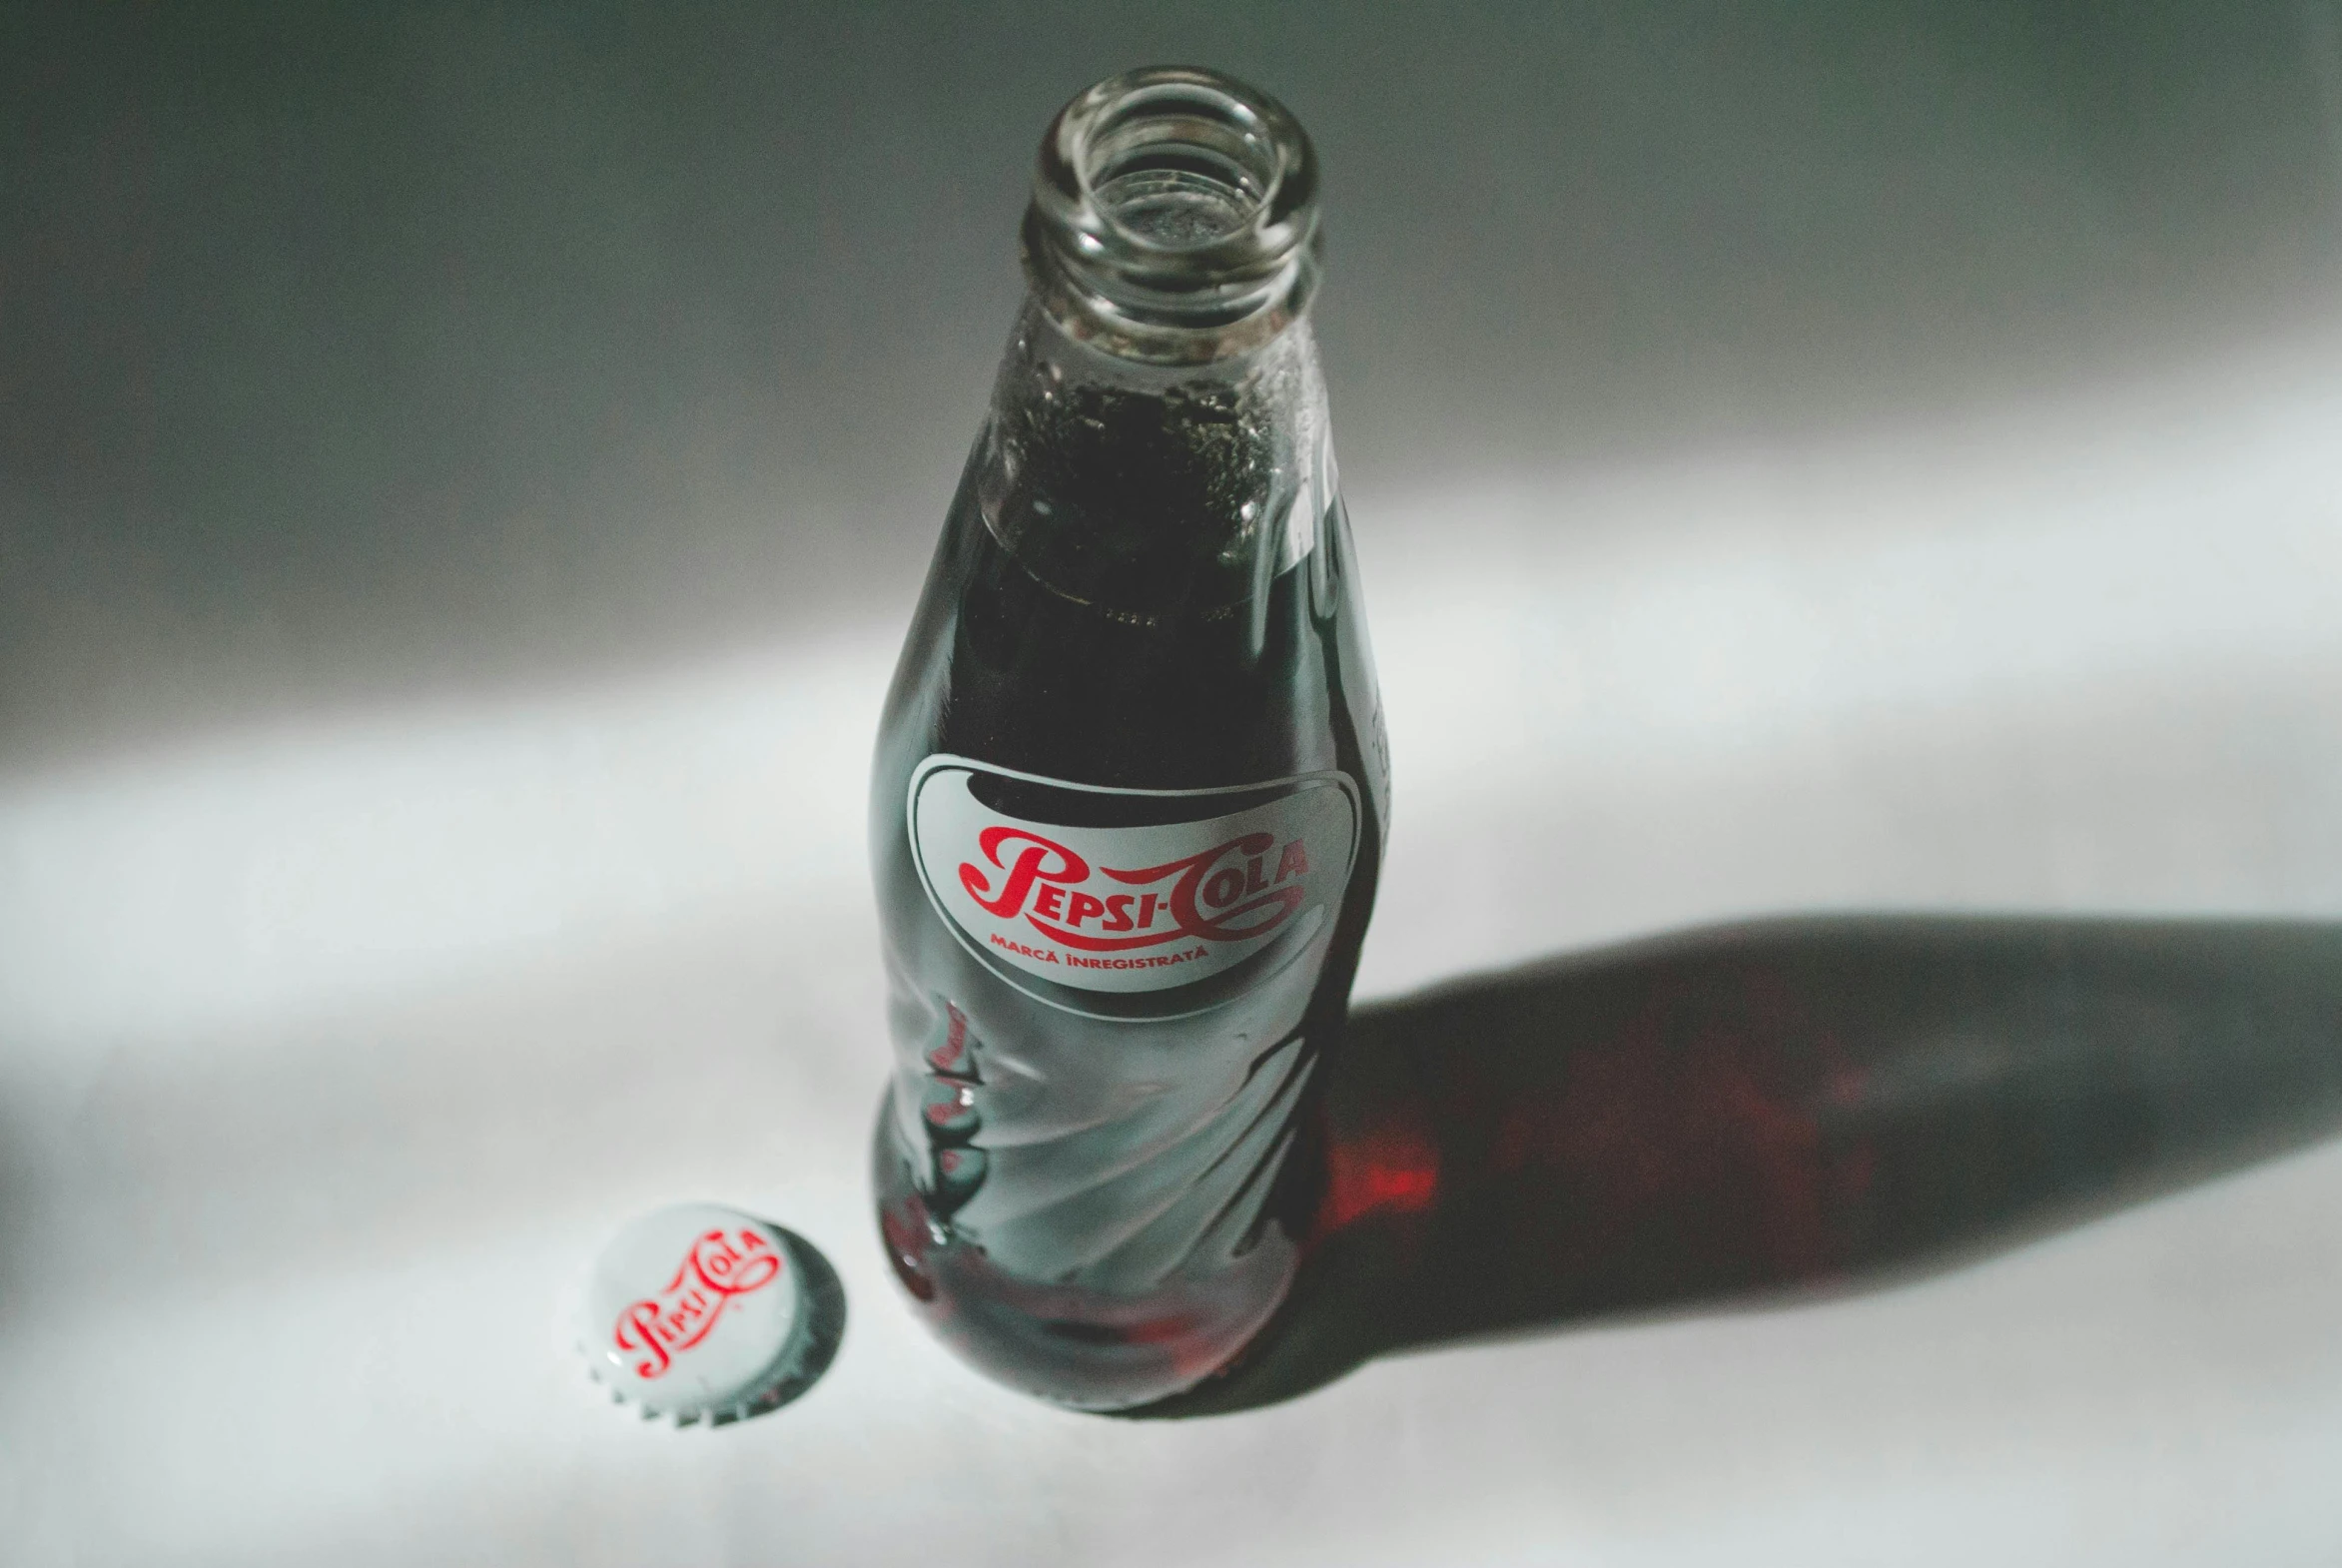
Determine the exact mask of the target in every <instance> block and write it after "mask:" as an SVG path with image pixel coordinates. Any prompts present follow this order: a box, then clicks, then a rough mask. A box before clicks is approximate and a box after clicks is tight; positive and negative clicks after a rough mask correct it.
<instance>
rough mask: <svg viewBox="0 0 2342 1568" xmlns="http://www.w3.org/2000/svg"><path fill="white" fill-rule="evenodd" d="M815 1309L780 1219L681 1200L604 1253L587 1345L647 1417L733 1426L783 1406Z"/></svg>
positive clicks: (581, 1335)
mask: <svg viewBox="0 0 2342 1568" xmlns="http://www.w3.org/2000/svg"><path fill="white" fill-rule="evenodd" d="M809 1315H810V1314H809V1313H808V1311H807V1308H806V1284H805V1278H804V1272H803V1270H802V1269H801V1268H800V1267H799V1266H798V1261H797V1259H796V1258H795V1257H794V1256H793V1255H792V1250H791V1247H790V1245H789V1242H788V1240H787V1238H786V1236H785V1235H784V1233H783V1232H782V1231H781V1229H780V1228H779V1227H778V1226H777V1225H773V1224H770V1223H768V1222H766V1221H765V1220H762V1219H757V1218H754V1217H752V1216H750V1215H747V1214H743V1213H740V1212H739V1211H737V1210H735V1209H730V1208H725V1207H722V1206H721V1205H719V1204H715V1203H678V1204H675V1205H674V1206H672V1207H669V1208H662V1209H659V1210H658V1211H657V1212H655V1213H649V1214H645V1215H643V1216H642V1217H641V1218H639V1219H636V1220H634V1221H633V1222H632V1223H630V1224H628V1225H627V1226H626V1227H625V1228H624V1229H622V1230H620V1231H619V1232H618V1233H617V1234H616V1235H615V1236H612V1237H611V1238H610V1243H609V1245H608V1246H606V1247H604V1248H603V1249H602V1254H601V1256H600V1258H599V1259H598V1260H596V1262H595V1263H594V1266H593V1273H592V1275H591V1277H590V1278H589V1279H588V1280H587V1282H586V1286H585V1294H584V1299H583V1301H582V1303H581V1305H580V1308H579V1320H578V1348H579V1349H580V1350H582V1351H583V1352H584V1354H585V1359H586V1364H587V1365H588V1366H589V1367H590V1368H591V1369H592V1371H593V1375H594V1377H595V1378H596V1380H598V1381H599V1382H601V1383H602V1384H603V1385H604V1386H606V1387H608V1388H609V1389H610V1390H611V1392H612V1394H613V1395H614V1396H615V1397H616V1398H618V1399H619V1400H621V1401H623V1402H626V1403H629V1404H632V1405H635V1406H637V1407H638V1408H639V1409H640V1410H641V1411H642V1414H643V1417H644V1419H646V1420H648V1419H656V1418H659V1417H665V1418H667V1419H670V1420H672V1421H673V1422H674V1423H675V1424H676V1425H678V1426H689V1425H692V1424H693V1423H695V1422H698V1421H702V1420H704V1421H707V1422H709V1423H711V1424H714V1425H721V1424H723V1423H724V1422H727V1421H736V1420H739V1419H741V1418H742V1417H744V1416H750V1415H755V1414H757V1413H759V1412H760V1411H763V1410H765V1409H769V1408H771V1407H772V1406H773V1405H776V1404H779V1403H780V1402H781V1401H782V1399H783V1398H784V1397H785V1396H786V1393H787V1387H786V1385H787V1383H788V1381H789V1377H790V1374H791V1372H793V1371H794V1370H795V1369H796V1366H797V1362H798V1361H799V1360H800V1359H801V1358H802V1354H801V1352H802V1350H803V1348H804V1345H803V1341H804V1340H805V1339H806V1337H807V1326H808V1319H809Z"/></svg>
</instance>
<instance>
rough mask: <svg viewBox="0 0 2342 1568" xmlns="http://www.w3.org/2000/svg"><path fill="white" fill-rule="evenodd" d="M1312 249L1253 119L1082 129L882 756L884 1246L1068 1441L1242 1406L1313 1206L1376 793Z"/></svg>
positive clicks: (875, 795)
mask: <svg viewBox="0 0 2342 1568" xmlns="http://www.w3.org/2000/svg"><path fill="white" fill-rule="evenodd" d="M1316 226H1317V206H1316V177H1315V168H1314V165H1313V162H1312V157H1311V153H1310V149H1309V143H1308V140H1307V138H1306V137H1304V136H1303V135H1302V132H1301V129H1300V127H1299V126H1298V125H1297V124H1295V123H1294V121H1293V119H1292V117H1291V116H1290V115H1289V114H1287V113H1286V112H1285V111H1284V110H1283V109H1282V108H1281V107H1279V106H1278V105H1277V104H1276V103H1275V102H1274V101H1273V100H1271V99H1269V98H1268V97H1266V96H1265V95H1263V94H1261V93H1259V92H1257V91H1254V90H1253V89H1251V88H1248V87H1245V86H1243V85H1242V84H1240V83H1237V82H1234V81H1231V80H1229V79H1227V78H1225V77H1222V76H1218V75H1215V74H1212V73H1209V72H1204V71H1196V70H1183V69H1170V68H1161V69H1152V70H1144V71H1136V72H1133V73H1131V74H1129V75H1126V76H1121V77H1117V78H1115V79H1113V80H1111V81H1107V82H1104V83H1101V84H1100V85H1098V86H1097V87H1094V88H1092V89H1091V90H1090V91H1088V92H1086V93H1084V94H1082V95H1081V96H1080V97H1078V98H1076V99H1075V100H1074V101H1073V102H1072V103H1071V104H1069V105H1067V107H1066V108H1065V110H1064V111H1063V112H1062V113H1060V114H1059V116H1058V117H1057V119H1056V121H1055V122H1054V123H1053V124H1052V125H1051V126H1050V129H1049V131H1048V134H1047V135H1046V136H1045V137H1044V139H1043V142H1042V148H1041V160H1040V168H1039V171H1038V174H1037V176H1036V178H1035V182H1034V196H1033V203H1032V207H1031V209H1030V211H1029V213H1028V214H1027V217H1026V219H1025V224H1024V231H1023V246H1022V250H1023V257H1024V264H1025V269H1026V274H1027V277H1028V279H1029V280H1030V283H1031V286H1032V288H1031V295H1030V297H1029V299H1028V301H1027V303H1026V305H1025V308H1024V311H1023V313H1022V314H1021V316H1020V317H1019V318H1018V321H1017V325H1016V330H1015V333H1014V335H1013V337H1012V338H1011V340H1010V344H1009V350H1008V354H1007V356H1006V358H1005V360H1004V362H1003V364H1002V367H1001V372H1000V380H999V383H998V386H997V388H996V389H995V392H994V394H993V400H992V406H991V409H990V411H989V413H988V414H987V416H986V419H985V422H984V427H983V430H982V432H981V433H980V434H979V436H978V438H977V441H976V447H975V451H974V452H973V454H972V455H971V456H970V458H969V462H968V467H967V472H966V475H965V477H964V478H963V479H962V481H961V484H960V489H959V494H958V496H957V497H956V498H955V499H954V501H953V503H952V508H951V512H950V515H949V517H948V518H947V519H946V521H945V524H944V531H943V540H942V543H941V545H940V546H939V548H938V550H937V552H936V558H935V564H934V566H933V569H932V570H931V572H930V574H929V577H928V580H927V586H926V591H925V594H924V596H923V598H922V599H921V602H920V606H919V611H918V616H917V619H916V621H915V623H914V624H913V626H912V630H911V634H910V638H909V642H908V644H907V646H906V647H905V648H904V651H903V658H902V664H901V667H900V668H899V669H898V670H897V672H896V675H895V681H894V686H893V689H892V692H891V693H890V695H889V697H888V701H887V708H886V715H885V719H884V722H883V724H882V727H881V730H880V735H879V743H878V759H877V767H876V772H875V777H874V779H873V782H872V788H871V819H870V820H871V839H872V852H873V859H874V862H875V867H876V874H877V882H878V895H879V904H880V909H881V913H882V916H883V925H884V931H885V940H886V965H887V975H888V981H889V986H890V997H889V1028H890V1030H891V1033H892V1035H893V1040H894V1049H895V1073H894V1078H893V1081H892V1084H891V1086H890V1092H889V1095H888V1099H887V1102H886V1105H885V1108H884V1111H883V1114H882V1116H881V1117H880V1121H879V1128H878V1132H877V1138H876V1145H875V1150H874V1156H875V1173H876V1183H877V1188H878V1197H879V1204H880V1222H881V1229H882V1232H883V1235H884V1238H885V1242H886V1245H887V1249H888V1252H889V1254H890V1255H891V1257H892V1258H893V1261H894V1264H895V1268H896V1271H897V1273H898V1274H899V1275H900V1277H901V1278H902V1280H903V1282H904V1284H905V1285H906V1286H907V1287H908V1288H909V1289H910V1291H911V1293H912V1294H913V1295H914V1296H915V1297H916V1298H917V1299H918V1300H919V1301H920V1302H921V1303H922V1304H923V1306H924V1307H925V1309H926V1311H927V1313H928V1315H929V1317H930V1318H931V1320H932V1321H933V1323H934V1324H935V1326H936V1327H937V1328H938V1330H939V1331H940V1332H941V1333H942V1334H943V1335H944V1337H945V1338H946V1339H947V1340H948V1341H949V1342H950V1343H951V1344H952V1345H954V1346H955V1347H956V1348H957V1349H958V1350H959V1351H961V1353H963V1354H964V1355H966V1356H967V1357H968V1358H969V1359H970V1360H971V1361H973V1362H975V1363H976V1364H977V1365H978V1366H980V1367H982V1368H983V1369H984V1370H986V1371H988V1372H990V1373H992V1374H993V1375H994V1376H996V1377H998V1378H1000V1379H1002V1380H1003V1381H1005V1382H1008V1383H1010V1384H1012V1385H1014V1386H1017V1387H1020V1388H1023V1389H1027V1390H1030V1391H1031V1392H1034V1393H1037V1394H1041V1395H1043V1396H1045V1397H1048V1398H1051V1399H1055V1400H1058V1401H1061V1402H1063V1403H1066V1404H1070V1405H1076V1406H1081V1407H1085V1408H1093V1409H1109V1408H1124V1407H1129V1406H1132V1405H1137V1404H1142V1403H1146V1402H1148V1401H1151V1400H1154V1399H1157V1398H1160V1397H1163V1396H1165V1395H1169V1394H1171V1393H1175V1392H1177V1391H1179V1390H1181V1389H1183V1388H1186V1387H1188V1386H1190V1385H1192V1384H1194V1383H1195V1382H1197V1381H1198V1380H1200V1379H1202V1378H1204V1377H1206V1376H1208V1375H1209V1374H1210V1373H1212V1372H1213V1371H1214V1370H1216V1369H1218V1368H1220V1367H1221V1366H1223V1365H1225V1364H1226V1363H1227V1362H1228V1360H1229V1359H1230V1358H1231V1357H1232V1356H1233V1355H1235V1353H1236V1352H1237V1351H1239V1350H1240V1349H1241V1348H1242V1347H1243V1345H1244V1344H1245V1342H1246V1341H1247V1340H1248V1339H1249V1338H1250V1337H1251V1336H1252V1334H1253V1333H1254V1331H1255V1330H1256V1329H1258V1328H1259V1327H1260V1325H1261V1324H1262V1323H1263V1322H1264V1321H1265V1320H1266V1319H1267V1317H1268V1316H1269V1314H1270V1313H1271V1312H1272V1311H1273V1310H1274V1309H1275V1307H1276V1305H1277V1303H1278V1301H1279V1300H1280V1299H1281V1298H1282V1296H1283V1294H1284V1291H1285V1288H1286V1285H1287V1283H1288V1282H1289V1280H1290V1278H1291V1276H1292V1273H1293V1269H1294V1266H1295V1264H1296V1261H1297V1257H1298V1249H1299V1247H1300V1245H1301V1244H1302V1242H1303V1240H1304V1235H1303V1229H1304V1224H1305V1219H1306V1216H1307V1215H1308V1214H1309V1213H1310V1212H1312V1211H1313V1206H1314V1204H1315V1201H1316V1193H1317V1187H1318V1185H1319V1184H1320V1183H1319V1173H1320V1170H1321V1165H1322V1162H1321V1159H1320V1157H1319V1154H1318V1149H1319V1139H1320V1134H1319V1130H1318V1128H1317V1126H1316V1099H1315V1096H1314V1095H1313V1093H1312V1088H1311V1081H1312V1077H1313V1074H1314V1072H1315V1070H1316V1068H1317V1066H1318V1058H1319V1056H1320V1054H1321V1053H1322V1052H1324V1051H1325V1050H1326V1049H1327V1048H1328V1045H1329V1043H1330V1040H1331V1037H1332V1035H1333V1033H1334V1032H1335V1030H1336V1029H1337V1028H1338V1026H1339V1023H1340V1019H1341V1015H1342V1011H1343V1007H1344V1004H1345V1002H1346V1000H1347V996H1348V992H1349V987H1350V979H1351V975H1352V972H1353V970H1354V968H1355V964H1356V959H1357V952H1358V944H1359V940H1360V938H1361V937H1362V936H1363V934H1364V932H1365V927H1366V919H1367V915H1368V912H1369V910H1370V908H1371V906H1372V904H1373V898H1374V884H1375V876H1376V871H1377V869H1378V866H1379V863H1380V859H1381V852H1382V836H1383V824H1384V817H1385V813H1386V810H1387V804H1388V799H1389V783H1388V768H1387V762H1386V757H1385V751H1384V746H1383V740H1382V726H1381V714H1380V708H1379V705H1378V702H1377V699H1376V696H1375V689H1374V672H1373V665H1372V661H1371V659H1370V657H1369V655H1368V651H1367V646H1366V638H1365V628H1364V625H1363V623H1362V620H1361V617H1360V614H1359V610H1358V603H1357V594H1356V588H1355V585H1354V577H1353V573H1352V569H1351V563H1350V539H1349V529H1348V524H1347V522H1346V520H1345V519H1344V516H1343V512H1342V505H1341V501H1340V498H1339V495H1338V493H1337V491H1336V488H1335V482H1334V464H1333V448H1332V445H1331V442H1330V440H1329V439H1328V433H1327V425H1326V410H1325V392H1324V386H1323V382H1322V379H1321V377H1320V375H1319V371H1318V364H1317V352H1316V347H1315V345H1314V343H1313V341H1312V339H1311V337H1310V333H1309V328H1308V325H1307V323H1306V321H1305V320H1304V319H1303V313H1304V310H1305V308H1306V306H1307V304H1308V301H1309V296H1310V293H1311V289H1312V287H1313V285H1314V284H1315V282H1316V278H1317V271H1318V245H1317V236H1316Z"/></svg>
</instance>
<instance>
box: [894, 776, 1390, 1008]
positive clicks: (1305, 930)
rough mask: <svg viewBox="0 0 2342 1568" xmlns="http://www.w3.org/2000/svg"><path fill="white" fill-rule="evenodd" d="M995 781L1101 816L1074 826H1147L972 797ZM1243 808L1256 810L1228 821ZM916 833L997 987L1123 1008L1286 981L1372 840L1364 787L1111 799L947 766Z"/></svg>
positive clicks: (1343, 782)
mask: <svg viewBox="0 0 2342 1568" xmlns="http://www.w3.org/2000/svg"><path fill="white" fill-rule="evenodd" d="M988 774H989V775H992V776H994V777H995V778H999V779H1005V780H1013V781H1020V782H1022V783H1024V784H1027V785H1042V786H1045V787H1046V790H1060V791H1067V792H1070V794H1071V796H1072V797H1075V798H1077V799H1078V800H1079V801H1080V802H1081V803H1083V804H1086V805H1089V806H1091V807H1092V808H1094V809H1092V810H1090V811H1089V812H1087V813H1082V812H1068V813H1067V815H1083V814H1087V815H1091V816H1093V817H1096V816H1102V815H1104V816H1114V815H1120V816H1124V817H1126V818H1130V817H1139V818H1144V819H1147V820H1146V821H1145V825H1143V826H1127V827H1084V826H1075V825H1069V824H1066V823H1051V822H1037V821H1030V820H1027V819H1025V818H1022V817H1015V816H1010V815H1008V814H1006V813H1004V812H1002V811H999V810H996V809H994V808H993V807H991V806H988V805H986V804H985V803H984V802H983V801H981V800H979V799H978V798H977V796H976V793H975V789H974V788H973V787H972V786H975V785H976V784H977V782H978V781H979V780H980V779H981V778H982V777H984V776H985V775H988ZM1031 793H1034V792H1031V791H1028V794H1031ZM1263 796H1266V797H1267V798H1266V799H1262V797H1263ZM1061 798H1064V797H1061ZM1232 802H1244V804H1242V805H1241V806H1240V807H1239V809H1234V810H1229V809H1225V808H1226V807H1227V806H1228V805H1229V804H1230V803H1232ZM1215 806H1216V807H1219V808H1221V809H1220V810H1217V811H1214V810H1213V808H1214V807H1215ZM910 819H911V820H910V828H911V843H912V846H913V848H914V850H915V851H916V854H917V858H918V862H919V871H920V875H921V877H922V878H923V879H924V880H925V882H926V884H927V892H928V896H929V897H930V898H932V899H933V900H934V901H935V906H936V908H937V909H938V910H939V911H941V912H942V914H943V916H944V918H945V920H947V921H948V922H950V923H951V925H952V927H953V928H954V930H955V931H956V932H957V933H958V935H959V936H960V938H961V940H962V941H963V942H964V943H966V944H967V946H968V947H969V948H970V949H971V951H973V952H975V953H977V954H978V955H979V956H981V957H983V958H984V959H986V960H987V961H988V962H989V963H990V964H991V966H992V967H993V968H994V970H995V971H996V972H1004V973H1008V974H1009V978H1012V979H1014V978H1015V976H1029V977H1031V978H1032V979H1033V980H1037V981H1042V982H1046V983H1047V984H1048V986H1049V987H1050V988H1056V987H1069V988H1072V989H1073V990H1075V991H1082V992H1099V993H1113V994H1122V995H1129V994H1132V993H1139V992H1156V991H1169V990H1171V989H1172V988H1174V987H1180V986H1187V985H1192V984H1194V983H1196V982H1199V981H1203V980H1207V979H1210V978H1211V977H1213V976H1216V975H1219V974H1222V973H1224V972H1226V971H1229V970H1232V969H1234V968H1235V967H1236V966H1238V965H1240V964H1243V963H1245V962H1246V961H1248V960H1251V959H1255V958H1259V959H1261V960H1263V962H1262V964H1261V966H1260V973H1261V975H1263V976H1264V975H1266V974H1267V973H1270V972H1272V971H1273V970H1275V969H1277V968H1281V967H1282V964H1283V963H1284V962H1287V961H1289V960H1290V959H1291V958H1293V957H1295V956H1297V955H1298V954H1299V953H1300V952H1301V951H1302V950H1303V949H1305V948H1306V947H1307V946H1308V945H1309V943H1310V940H1311V939H1312V938H1313V937H1314V936H1315V935H1317V934H1318V933H1319V932H1320V931H1322V930H1324V929H1325V928H1326V927H1327V926H1328V925H1329V924H1330V922H1331V921H1332V919H1333V917H1334V912H1335V911H1336V909H1337V908H1338V907H1339V906H1340V903H1341V896H1342V890H1343V889H1344V888H1345V887H1346V886H1347V885H1348V883H1349V876H1350V862H1351V860H1352V858H1353V856H1354V855H1355V852H1356V848H1357V832H1358V829H1357V824H1358V809H1357V805H1356V800H1355V795H1354V793H1353V786H1352V785H1351V783H1350V781H1349V780H1348V779H1346V778H1344V777H1342V776H1341V775H1339V774H1333V773H1320V774H1309V775H1305V776H1303V777H1300V778H1294V779H1280V780H1276V781H1273V782H1271V783H1266V784H1259V785H1251V786H1246V787H1244V788H1242V789H1228V790H1208V791H1166V790H1110V789H1099V788H1094V787H1092V786H1088V785H1080V784H1067V783H1063V782H1061V781H1059V780H1055V779H1042V778H1037V777H1035V776H1033V775H1030V774H1021V773H1013V772H1009V771H1008V770H1005V769H998V768H990V767H987V766H986V765H984V764H982V763H977V762H971V761H968V760H967V759H966V758H962V757H945V756H936V757H930V758H928V759H927V760H926V761H925V762H924V763H922V764H920V767H919V769H918V771H917V772H916V773H915V774H914V775H913V776H912V780H911V799H910ZM1023 989H1026V990H1034V988H1033V987H1031V986H1026V987H1024V988H1023ZM1246 989H1248V986H1247V987H1246ZM1034 994H1036V995H1039V996H1042V997H1043V998H1044V999H1045V1000H1053V1001H1054V1000H1057V999H1056V998H1054V997H1052V996H1051V995H1050V992H1049V990H1036V991H1035V992H1034ZM1061 1005H1064V1004H1061Z"/></svg>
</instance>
